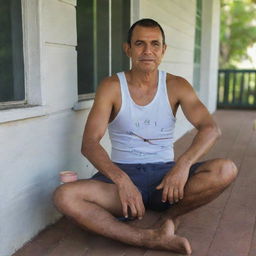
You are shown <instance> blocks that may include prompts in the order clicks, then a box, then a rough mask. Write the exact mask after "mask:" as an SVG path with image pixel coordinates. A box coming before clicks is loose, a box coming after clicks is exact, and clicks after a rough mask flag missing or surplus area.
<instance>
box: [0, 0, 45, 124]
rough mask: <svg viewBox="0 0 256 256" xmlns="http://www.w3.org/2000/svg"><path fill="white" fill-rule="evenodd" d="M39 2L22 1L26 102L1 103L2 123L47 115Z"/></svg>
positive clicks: (36, 0)
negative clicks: (43, 85) (44, 100)
mask: <svg viewBox="0 0 256 256" xmlns="http://www.w3.org/2000/svg"><path fill="white" fill-rule="evenodd" d="M40 2H41V1H39V0H21V9H22V30H23V31H22V34H23V55H24V84H25V86H24V87H25V100H24V101H9V102H4V103H1V104H0V123H5V122H10V121H15V120H21V119H27V118H31V117H36V116H43V115H46V114H47V109H46V106H44V104H43V97H42V87H41V84H42V83H41V53H42V40H41V34H40V33H41V26H40Z"/></svg>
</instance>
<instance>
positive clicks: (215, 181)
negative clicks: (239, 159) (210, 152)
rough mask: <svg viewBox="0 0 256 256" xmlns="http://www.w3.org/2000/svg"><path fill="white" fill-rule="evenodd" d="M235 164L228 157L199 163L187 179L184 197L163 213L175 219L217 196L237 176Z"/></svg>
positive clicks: (167, 217)
mask: <svg viewBox="0 0 256 256" xmlns="http://www.w3.org/2000/svg"><path fill="white" fill-rule="evenodd" d="M237 172H238V171H237V167H236V165H235V164H234V163H233V162H232V161H231V160H228V159H214V160H209V161H206V162H205V163H203V164H202V165H200V166H199V167H198V169H197V171H196V173H195V174H194V175H193V176H192V177H191V178H190V179H189V180H188V181H187V184H186V185H185V188H184V197H183V199H182V200H180V201H179V202H178V203H176V204H174V205H173V206H172V207H171V208H170V209H169V210H167V211H166V213H165V214H164V215H163V219H164V220H165V219H169V218H171V219H175V218H177V217H178V216H180V215H183V214H185V213H187V212H189V211H191V210H194V209H196V208H198V207H200V206H202V205H204V204H207V203H209V202H210V201H212V200H213V199H215V198H216V197H217V196H219V195H220V194H221V193H222V192H223V190H225V188H227V187H228V186H229V185H230V184H231V183H232V181H234V179H235V178H236V176H237Z"/></svg>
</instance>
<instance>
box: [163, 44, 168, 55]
mask: <svg viewBox="0 0 256 256" xmlns="http://www.w3.org/2000/svg"><path fill="white" fill-rule="evenodd" d="M166 48H167V45H166V44H164V45H163V55H164V53H165V51H166Z"/></svg>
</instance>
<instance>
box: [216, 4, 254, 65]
mask: <svg viewBox="0 0 256 256" xmlns="http://www.w3.org/2000/svg"><path fill="white" fill-rule="evenodd" d="M220 30H221V33H220V59H219V62H220V63H219V66H220V68H235V67H236V64H237V63H239V62H241V61H242V60H244V59H250V57H249V56H248V54H247V49H248V47H250V46H252V45H253V44H254V43H256V0H221V29H220Z"/></svg>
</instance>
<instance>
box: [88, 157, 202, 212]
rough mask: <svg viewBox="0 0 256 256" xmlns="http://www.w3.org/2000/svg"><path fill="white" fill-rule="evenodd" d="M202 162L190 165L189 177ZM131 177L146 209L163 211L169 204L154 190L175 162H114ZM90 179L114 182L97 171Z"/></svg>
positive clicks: (158, 191)
mask: <svg viewBox="0 0 256 256" xmlns="http://www.w3.org/2000/svg"><path fill="white" fill-rule="evenodd" d="M203 163H204V162H198V163H195V164H193V165H192V166H191V168H190V172H189V177H191V176H192V175H193V174H194V172H195V171H196V169H197V168H198V167H199V166H200V165H201V164H203ZM115 164H116V165H118V166H119V168H120V169H121V170H123V171H124V172H125V173H127V175H128V176H129V177H130V178H131V180H132V181H133V183H134V184H135V185H136V186H137V187H138V189H139V191H140V192H141V194H142V198H143V202H144V205H145V208H146V209H151V210H154V211H164V210H166V209H168V208H169V207H170V206H171V204H170V203H168V202H165V203H163V202H162V190H156V187H157V186H158V185H159V184H160V183H161V181H162V179H163V177H164V176H165V174H166V173H167V172H169V171H170V169H171V168H172V167H173V166H174V165H175V162H167V163H148V164H120V163H115ZM91 179H94V180H100V181H103V182H107V183H114V182H113V181H112V180H110V179H109V178H107V177H106V176H104V175H103V174H102V173H100V172H98V173H96V174H95V175H93V176H92V178H91Z"/></svg>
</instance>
